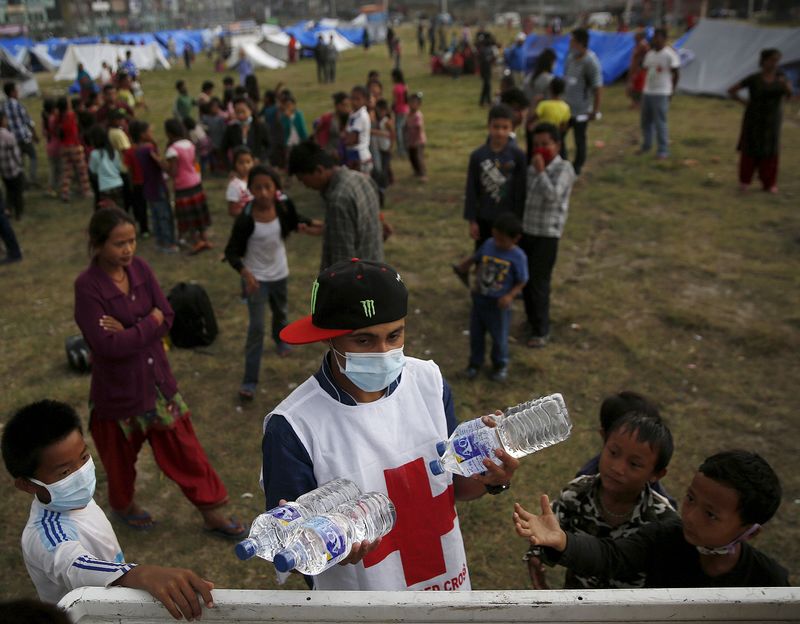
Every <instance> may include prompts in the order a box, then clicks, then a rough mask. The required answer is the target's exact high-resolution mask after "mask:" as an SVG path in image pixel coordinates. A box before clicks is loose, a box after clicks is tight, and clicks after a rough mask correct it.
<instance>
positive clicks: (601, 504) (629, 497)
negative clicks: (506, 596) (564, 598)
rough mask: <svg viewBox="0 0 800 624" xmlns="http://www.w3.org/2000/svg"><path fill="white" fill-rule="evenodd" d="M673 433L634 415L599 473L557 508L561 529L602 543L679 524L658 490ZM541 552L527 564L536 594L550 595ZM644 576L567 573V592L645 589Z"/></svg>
mask: <svg viewBox="0 0 800 624" xmlns="http://www.w3.org/2000/svg"><path fill="white" fill-rule="evenodd" d="M672 450H673V443H672V434H671V433H670V430H669V428H668V427H667V425H666V424H664V422H662V420H661V419H660V418H658V417H655V418H653V417H652V416H650V415H648V414H645V413H642V412H628V413H627V414H625V415H624V416H622V417H621V418H619V419H617V420H616V421H615V422H614V424H613V425H612V426H611V428H610V429H609V431H608V432H607V434H606V438H605V444H604V445H603V452H602V453H601V455H600V466H599V472H597V473H596V474H592V475H585V476H582V477H577V478H575V479H573V480H572V481H570V482H569V483H568V484H567V486H566V487H565V488H564V489H563V490H561V493H560V494H559V495H558V498H557V499H556V500H555V501H554V502H553V513H554V514H555V515H556V517H557V518H558V522H559V524H560V525H561V528H562V529H564V530H565V531H570V532H571V533H578V534H581V535H592V536H594V537H598V538H606V537H610V538H616V537H627V536H629V535H631V534H632V533H634V532H636V531H638V530H639V529H640V528H641V527H643V526H645V525H647V524H650V523H651V522H659V521H661V520H668V519H673V518H677V517H678V515H677V514H676V513H675V511H674V510H673V508H672V506H671V505H670V503H669V501H668V500H667V499H666V498H665V497H664V496H662V495H661V494H658V493H657V492H656V491H655V490H654V489H653V484H655V483H657V482H658V480H659V479H661V478H663V477H664V475H665V474H666V472H667V465H668V464H669V460H670V459H671V457H672ZM541 555H542V553H541V549H539V548H536V547H535V546H534V547H532V548H530V550H528V553H527V555H526V559H527V561H528V570H529V572H530V575H531V581H532V582H533V586H534V588H535V589H548V587H547V582H546V580H545V578H544V576H545V573H544V568H543V567H542V566H541V563H540V557H541ZM644 584H645V575H644V574H643V573H641V572H637V573H632V574H622V575H620V576H611V577H609V576H604V575H581V574H578V573H576V572H575V571H574V570H573V569H571V568H570V569H568V570H567V575H566V579H565V582H564V589H608V588H612V587H615V588H619V587H622V588H636V587H644Z"/></svg>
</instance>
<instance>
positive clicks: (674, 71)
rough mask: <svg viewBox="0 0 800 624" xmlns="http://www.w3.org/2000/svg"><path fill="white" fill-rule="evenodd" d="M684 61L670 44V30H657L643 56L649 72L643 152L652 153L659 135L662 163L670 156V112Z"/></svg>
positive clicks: (657, 155) (643, 64)
mask: <svg viewBox="0 0 800 624" xmlns="http://www.w3.org/2000/svg"><path fill="white" fill-rule="evenodd" d="M680 67H681V60H680V57H678V53H677V52H675V50H674V49H673V48H672V46H668V45H667V31H666V30H665V29H664V28H656V29H655V32H654V33H653V47H652V49H650V50H649V51H648V52H647V54H645V55H644V60H643V61H642V69H643V70H645V71H647V79H646V80H645V83H644V92H643V96H642V112H641V123H642V149H641V152H642V153H645V152H649V151H650V147H651V146H652V144H653V132H655V135H656V143H657V148H656V158H658V159H659V160H663V159H665V158H667V157H668V156H669V131H668V126H667V113H668V112H669V103H670V100H671V99H672V94H673V93H674V92H675V87H676V86H677V85H678V76H679V72H680Z"/></svg>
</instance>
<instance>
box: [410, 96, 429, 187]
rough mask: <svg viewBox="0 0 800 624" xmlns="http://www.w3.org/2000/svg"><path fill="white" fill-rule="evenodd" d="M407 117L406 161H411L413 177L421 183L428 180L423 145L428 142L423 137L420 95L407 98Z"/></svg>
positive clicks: (423, 127) (423, 128) (423, 122)
mask: <svg viewBox="0 0 800 624" xmlns="http://www.w3.org/2000/svg"><path fill="white" fill-rule="evenodd" d="M408 106H409V111H410V112H409V115H408V119H406V127H405V139H406V149H407V150H408V159H409V160H410V161H411V167H412V168H413V169H414V175H415V176H417V177H418V178H419V179H420V181H421V182H426V181H427V180H428V174H427V171H426V169H425V143H427V142H428V139H427V137H426V136H425V121H424V119H423V118H422V111H421V110H420V107H421V106H422V94H421V93H414V94H413V95H412V96H411V97H409V98H408Z"/></svg>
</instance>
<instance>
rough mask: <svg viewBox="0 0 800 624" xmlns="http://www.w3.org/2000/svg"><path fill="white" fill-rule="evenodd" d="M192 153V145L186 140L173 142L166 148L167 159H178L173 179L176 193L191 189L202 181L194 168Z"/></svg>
mask: <svg viewBox="0 0 800 624" xmlns="http://www.w3.org/2000/svg"><path fill="white" fill-rule="evenodd" d="M194 153H195V152H194V144H193V143H192V142H191V141H189V140H188V139H181V140H180V141H175V142H174V143H173V144H172V145H170V146H169V147H168V148H167V153H166V157H167V159H170V158H177V159H178V168H177V169H176V170H175V178H174V180H175V190H176V191H182V190H183V189H188V188H192V187H194V186H197V185H198V184H200V182H201V181H202V179H201V178H200V174H199V173H197V169H196V168H195V166H194Z"/></svg>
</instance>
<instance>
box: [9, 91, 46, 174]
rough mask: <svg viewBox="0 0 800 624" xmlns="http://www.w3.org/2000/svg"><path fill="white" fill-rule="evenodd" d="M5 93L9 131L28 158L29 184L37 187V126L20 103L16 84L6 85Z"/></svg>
mask: <svg viewBox="0 0 800 624" xmlns="http://www.w3.org/2000/svg"><path fill="white" fill-rule="evenodd" d="M3 92H4V93H5V94H6V101H5V103H4V104H3V112H4V113H5V114H6V118H7V119H8V129H9V130H10V131H11V133H12V134H13V135H14V136H15V137H16V139H17V145H18V146H19V150H20V152H22V153H23V154H25V155H26V156H27V157H28V178H29V179H28V183H29V184H32V185H36V162H37V161H36V147H35V146H34V145H33V144H34V143H38V142H39V137H38V136H37V134H36V124H35V123H34V122H33V120H32V119H31V118H30V115H28V111H27V109H26V108H25V107H24V106H23V105H22V103H21V102H20V101H19V91H18V90H17V85H16V84H15V83H13V82H7V83H5V85H3Z"/></svg>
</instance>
